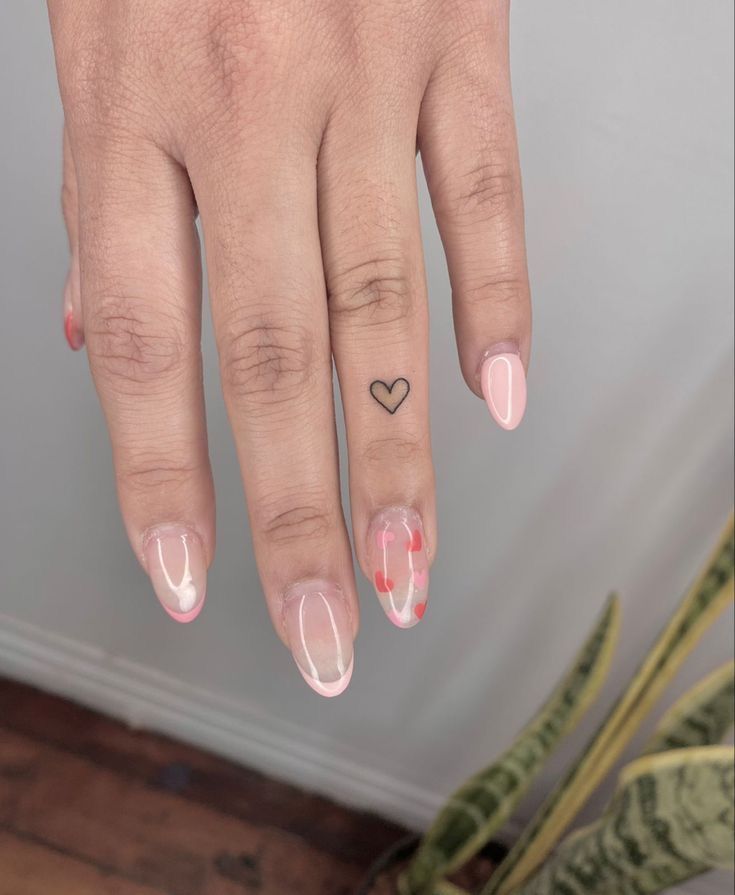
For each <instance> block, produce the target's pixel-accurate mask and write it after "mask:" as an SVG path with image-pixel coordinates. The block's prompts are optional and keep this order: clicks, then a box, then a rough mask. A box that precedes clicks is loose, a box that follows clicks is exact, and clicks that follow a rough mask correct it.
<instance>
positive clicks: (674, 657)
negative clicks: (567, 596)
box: [361, 517, 735, 895]
mask: <svg viewBox="0 0 735 895" xmlns="http://www.w3.org/2000/svg"><path fill="white" fill-rule="evenodd" d="M734 566H735V541H734V539H733V519H732V517H731V518H730V520H729V521H728V524H727V526H726V527H725V530H724V532H723V534H722V536H721V537H720V540H719V542H718V544H717V546H716V548H715V549H714V551H713V553H712V555H711V557H710V560H709V562H708V563H707V565H706V566H705V568H704V570H703V571H702V572H701V574H700V575H699V577H698V578H697V580H696V581H695V582H694V584H693V585H692V586H691V588H690V590H689V591H688V593H687V594H686V596H685V597H684V599H683V601H682V602H681V604H680V606H679V608H678V609H677V611H676V612H675V613H674V615H673V617H672V618H671V620H670V621H669V623H668V624H667V625H666V627H665V628H664V630H663V631H662V632H661V634H660V635H659V637H658V639H657V640H656V642H655V643H654V645H653V647H652V648H651V650H650V652H649V653H648V655H647V657H646V659H645V660H644V662H643V663H642V664H641V666H640V668H639V669H638V671H637V672H636V674H635V675H634V677H633V678H632V680H631V681H630V683H629V685H628V687H627V688H626V689H625V690H624V691H623V693H622V695H621V696H620V698H619V699H618V700H617V702H616V703H615V704H614V706H613V708H612V709H611V711H610V712H609V714H608V716H607V717H606V718H605V720H604V721H603V722H602V724H601V725H600V726H599V727H598V729H597V731H596V733H595V734H594V735H593V737H592V738H591V739H590V741H589V742H588V743H587V745H586V747H585V748H584V749H583V751H582V753H581V755H579V757H578V758H577V759H576V761H575V762H574V763H573V764H572V765H571V766H570V768H569V769H568V770H567V771H566V773H565V774H564V776H563V777H562V778H561V780H560V781H559V783H558V784H557V785H556V787H555V788H554V789H553V790H552V792H551V793H550V794H549V795H548V796H547V798H546V799H545V800H544V802H543V803H542V805H541V807H540V808H539V810H538V812H537V813H536V815H535V816H534V817H533V818H532V820H531V822H530V823H529V824H528V826H527V827H526V829H525V830H524V832H523V833H522V834H521V836H520V837H519V838H518V840H517V841H516V842H515V844H514V845H513V847H512V848H511V849H510V851H509V852H508V854H507V855H506V856H505V857H504V858H501V859H500V860H499V862H498V866H496V867H495V868H493V872H490V870H489V869H488V871H487V873H486V876H485V878H484V879H483V880H482V881H481V882H479V883H477V882H473V884H472V886H473V887H472V889H467V888H465V887H464V884H463V885H459V884H458V881H457V877H456V875H455V874H456V873H457V872H458V871H461V870H462V868H467V867H468V866H471V865H472V864H473V863H475V866H476V862H477V856H478V855H480V854H481V853H482V852H483V850H484V849H487V846H488V843H490V842H491V840H492V837H493V836H495V835H496V834H497V833H498V831H499V830H500V828H501V827H502V826H503V824H504V823H505V822H506V821H507V820H508V819H509V818H510V816H511V814H512V812H513V810H514V809H515V808H516V806H517V805H518V803H519V801H520V800H521V798H522V797H523V795H525V793H526V792H527V791H528V789H529V787H530V785H531V783H532V781H533V780H534V779H535V777H536V776H537V775H538V773H539V771H540V770H541V768H542V767H543V766H544V763H545V761H546V759H548V757H549V755H550V754H551V752H552V751H553V750H554V748H555V747H556V746H557V745H558V744H559V742H560V741H561V740H562V739H563V737H564V736H565V735H566V734H567V733H569V731H570V730H571V729H572V728H573V727H574V726H575V724H576V723H577V722H578V721H579V719H580V718H581V717H582V715H583V714H584V713H585V711H586V710H587V709H588V708H589V707H590V705H591V704H592V703H593V702H594V700H595V697H596V696H597V694H598V693H599V690H600V688H601V686H602V683H603V682H604V680H605V677H606V674H607V671H608V668H609V666H610V662H611V659H612V654H613V651H614V646H615V642H616V639H617V634H618V628H619V615H620V612H619V606H618V600H617V598H616V597H615V596H613V597H611V598H610V599H609V600H608V602H607V605H606V606H605V608H604V611H603V613H602V615H601V616H600V618H599V620H598V622H597V624H596V625H595V627H594V630H593V631H592V633H591V635H590V637H589V638H588V640H587V642H586V643H585V644H584V646H583V648H582V649H581V651H580V653H579V655H578V656H577V658H576V660H575V661H574V663H573V664H572V666H571V668H570V670H569V671H568V673H567V675H566V676H565V677H564V679H563V680H562V681H561V682H560V684H559V685H558V686H557V688H556V690H554V692H553V693H552V695H551V696H550V697H549V699H548V700H547V702H546V704H545V705H544V706H543V707H542V709H541V710H540V712H539V713H538V714H537V715H536V717H535V718H534V719H533V720H532V721H531V722H530V723H529V724H528V725H527V726H526V728H525V729H524V730H523V731H522V732H521V734H520V735H519V737H518V738H517V740H516V741H515V743H514V744H513V745H512V746H511V747H510V748H509V749H508V750H507V751H506V752H505V753H504V754H503V755H502V756H501V757H500V758H499V759H498V760H496V761H495V762H494V763H493V764H491V765H490V766H489V767H487V768H485V769H484V770H482V771H480V772H479V773H478V774H476V775H475V776H474V777H472V778H471V779H470V780H468V781H467V782H466V783H465V784H464V785H463V786H462V787H460V789H459V790H458V791H457V792H456V793H454V795H453V796H452V797H451V798H450V799H449V801H448V802H447V803H446V805H445V807H444V808H443V809H442V810H441V811H440V813H439V815H438V817H437V818H436V820H435V822H434V823H433V825H432V826H431V827H430V829H429V830H428V832H427V833H426V834H425V835H424V836H423V838H422V839H421V840H420V841H418V840H417V841H412V840H407V841H405V842H403V843H400V844H399V845H398V847H397V848H396V849H395V850H393V852H392V853H390V854H388V855H385V856H383V858H381V859H380V860H379V861H378V862H377V863H376V868H375V869H374V872H372V873H371V874H370V875H369V877H368V879H367V880H366V882H365V884H364V886H363V888H362V890H361V895H363V893H364V895H372V893H375V895H394V893H395V895H467V893H468V892H469V891H471V892H472V893H473V895H474V893H475V892H477V893H478V895H653V893H656V892H664V891H666V890H667V889H668V888H669V887H671V886H673V885H675V884H676V883H678V882H682V881H684V880H686V879H688V878H690V877H692V876H695V875H698V874H700V873H703V872H705V871H707V870H709V869H711V868H714V867H730V866H732V864H733V860H734V855H733V835H734V833H735V822H734V817H733V815H734V810H733V782H734V778H735V771H734V764H735V753H734V752H733V749H732V748H731V747H727V746H721V745H720V743H721V741H722V739H723V737H724V736H725V734H726V733H727V731H728V730H729V728H730V727H731V725H732V722H733V715H734V709H733V684H734V675H735V665H734V664H733V663H732V662H730V663H728V664H727V665H725V666H723V667H722V668H719V669H717V670H716V671H715V672H713V674H711V675H710V676H709V677H707V678H706V679H705V680H704V681H702V682H701V683H700V684H698V685H697V686H696V687H694V688H693V689H692V690H691V691H689V692H688V693H687V694H685V696H684V697H682V698H681V699H680V700H679V701H678V702H677V703H676V704H675V705H674V707H673V708H672V709H670V710H669V711H668V712H667V713H666V714H665V715H664V717H663V718H662V719H661V721H660V723H659V725H658V727H657V729H656V732H655V733H654V735H653V737H652V738H651V740H650V741H649V743H648V744H647V745H646V747H645V749H644V754H643V755H642V756H641V757H640V758H638V759H637V760H635V761H633V762H632V763H631V764H629V765H628V766H627V767H626V768H625V769H624V770H623V771H622V773H621V775H620V778H619V783H618V788H617V792H616V794H615V796H614V797H613V799H612V801H611V802H610V804H609V806H608V807H607V809H606V810H605V812H604V814H603V815H602V817H601V818H600V819H599V820H598V821H597V822H596V823H594V824H592V825H591V826H588V827H585V828H583V829H581V830H577V831H576V832H574V833H573V834H572V835H571V836H569V837H567V838H566V839H563V837H564V835H565V833H566V831H567V830H568V828H569V826H570V825H571V823H572V822H573V820H574V818H575V816H576V815H577V814H578V812H579V810H580V809H581V808H582V806H583V805H584V804H585V803H586V801H587V800H588V798H589V796H590V795H591V794H592V792H593V791H594V790H595V789H596V788H597V786H598V785H599V784H600V783H601V782H602V780H603V779H604V778H605V777H606V776H607V775H608V773H609V772H610V770H611V768H612V766H613V765H614V764H615V763H616V762H617V761H618V759H619V758H620V756H621V754H622V752H623V750H624V749H625V747H626V746H627V744H628V743H629V742H630V740H631V738H632V736H633V735H634V734H635V732H636V731H637V729H638V728H639V726H640V724H641V722H642V721H643V719H644V718H645V717H646V715H647V714H648V713H649V711H650V710H651V709H652V707H653V706H654V704H655V702H656V701H657V699H658V698H659V696H660V695H661V693H662V692H663V690H664V688H665V687H666V685H667V684H668V683H669V681H670V680H671V679H672V677H673V676H674V674H675V673H676V671H677V670H678V668H679V667H680V666H681V664H682V662H683V661H684V659H685V658H686V657H687V655H688V654H689V653H690V652H691V650H692V649H693V648H694V646H695V645H696V643H697V641H698V640H699V639H700V637H701V635H702V634H703V633H704V631H705V630H706V629H707V628H708V626H709V625H710V624H711V623H712V621H713V620H714V619H715V618H716V617H717V616H718V615H719V613H720V612H721V611H722V610H723V609H724V608H725V607H726V606H727V605H728V604H729V603H731V602H732V600H733V568H734Z"/></svg>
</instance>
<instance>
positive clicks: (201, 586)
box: [144, 524, 207, 623]
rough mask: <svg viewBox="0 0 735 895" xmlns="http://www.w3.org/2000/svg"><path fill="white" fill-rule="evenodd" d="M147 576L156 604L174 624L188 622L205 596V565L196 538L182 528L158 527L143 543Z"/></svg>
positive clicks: (200, 609) (194, 616)
mask: <svg viewBox="0 0 735 895" xmlns="http://www.w3.org/2000/svg"><path fill="white" fill-rule="evenodd" d="M144 552H145V561H146V568H147V570H148V574H149V576H150V579H151V583H152V584H153V590H154V591H155V594H156V596H157V597H158V600H159V602H160V604H161V606H163V608H164V609H165V610H166V612H167V613H168V614H169V615H170V616H171V618H173V619H174V620H175V621H177V622H182V623H186V622H191V621H194V619H195V618H196V617H197V616H198V615H199V613H200V612H201V611H202V606H203V604H204V598H205V596H206V593H207V562H206V559H205V557H204V548H203V546H202V542H201V541H200V540H199V537H198V536H197V535H196V534H195V533H194V532H193V531H191V529H189V528H187V527H185V526H183V525H175V524H173V525H161V526H158V527H156V528H153V529H151V530H150V531H149V532H148V534H147V535H146V537H145V540H144Z"/></svg>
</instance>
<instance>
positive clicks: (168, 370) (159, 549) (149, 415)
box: [74, 138, 214, 622]
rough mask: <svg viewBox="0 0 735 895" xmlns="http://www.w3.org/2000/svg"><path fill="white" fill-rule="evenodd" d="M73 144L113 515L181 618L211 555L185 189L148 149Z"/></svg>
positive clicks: (189, 609)
mask: <svg viewBox="0 0 735 895" xmlns="http://www.w3.org/2000/svg"><path fill="white" fill-rule="evenodd" d="M110 140H111V142H112V138H110ZM74 150H75V157H76V161H77V170H78V172H79V208H80V234H79V235H80V242H79V249H80V271H81V295H82V303H83V307H84V321H85V336H86V341H87V353H88V356H89V361H90V366H91V369H92V374H93V377H94V380H95V384H96V386H97V390H98V392H99V395H100V399H101V402H102V406H103V408H104V411H105V414H106V417H107V424H108V428H109V431H110V437H111V440H112V448H113V458H114V463H115V472H116V478H117V487H118V494H119V499H120V505H121V508H122V514H123V518H124V521H125V525H126V528H127V532H128V536H129V538H130V542H131V544H132V546H133V549H134V551H135V553H136V555H137V556H138V557H139V559H140V561H141V563H142V564H143V566H144V568H145V569H146V570H147V572H148V574H149V575H150V577H151V581H152V584H153V587H154V590H155V593H156V595H157V597H158V599H159V600H160V602H161V604H162V606H163V608H164V609H165V610H166V612H168V614H169V615H171V616H172V617H173V618H174V619H175V620H176V621H180V622H188V621H191V620H193V619H194V618H195V617H196V616H197V615H198V613H199V612H200V611H201V608H202V604H203V601H204V597H205V593H206V577H207V567H208V566H209V564H210V562H211V560H212V557H213V552H214V495H213V489H212V477H211V471H210V467H209V458H208V455H207V438H206V429H205V419H204V398H203V392H202V365H201V353H200V313H201V308H200V284H201V272H200V260H199V244H198V239H197V234H196V230H195V227H194V217H193V202H192V197H191V189H190V187H189V184H188V180H187V178H186V175H185V173H184V172H183V171H182V169H181V168H180V167H179V166H178V165H177V164H176V163H175V162H173V161H172V160H171V159H170V158H169V157H168V156H166V155H165V154H164V153H163V152H162V151H161V150H160V149H158V148H157V147H154V146H150V145H141V144H140V143H138V142H136V143H135V144H134V145H130V142H129V141H126V140H125V139H124V138H123V139H120V140H118V141H116V142H115V145H114V147H113V146H109V147H108V146H107V145H105V146H104V147H102V148H99V147H96V146H95V147H89V146H86V145H83V146H82V148H81V150H80V149H79V147H78V146H76V145H75V147H74Z"/></svg>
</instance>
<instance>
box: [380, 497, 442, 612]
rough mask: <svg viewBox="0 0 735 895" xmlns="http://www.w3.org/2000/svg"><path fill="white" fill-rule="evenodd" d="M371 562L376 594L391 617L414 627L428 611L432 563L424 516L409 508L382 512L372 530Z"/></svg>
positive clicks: (390, 509)
mask: <svg viewBox="0 0 735 895" xmlns="http://www.w3.org/2000/svg"><path fill="white" fill-rule="evenodd" d="M368 540H369V544H368V562H369V563H370V570H371V576H372V580H373V586H374V587H375V592H376V593H377V595H378V599H379V600H380V604H381V606H382V607H383V610H384V612H385V614H386V615H387V616H388V618H389V619H390V620H391V621H392V622H393V624H394V625H396V626H397V627H399V628H412V627H413V626H414V625H416V624H418V622H419V621H421V619H422V618H423V617H424V613H425V612H426V603H427V600H428V598H429V561H428V558H427V555H426V543H425V538H424V528H423V525H422V523H421V517H420V516H419V514H418V513H417V512H416V510H413V509H410V508H409V507H389V508H388V509H385V510H381V511H380V512H379V513H378V514H377V515H376V516H375V517H374V518H373V521H372V523H371V524H370V528H369V531H368Z"/></svg>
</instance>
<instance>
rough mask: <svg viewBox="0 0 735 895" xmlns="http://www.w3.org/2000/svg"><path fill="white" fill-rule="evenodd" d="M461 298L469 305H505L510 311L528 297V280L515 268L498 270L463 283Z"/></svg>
mask: <svg viewBox="0 0 735 895" xmlns="http://www.w3.org/2000/svg"><path fill="white" fill-rule="evenodd" d="M462 293H463V294H462V298H463V300H464V301H465V302H467V303H469V304H471V305H485V304H489V305H492V306H493V307H494V308H503V307H507V308H508V310H509V311H512V310H513V309H514V308H515V307H517V306H519V305H522V304H525V302H526V300H527V297H528V281H527V278H526V276H525V274H524V273H522V272H521V271H515V270H508V271H504V270H498V271H496V272H494V273H490V274H486V275H485V276H482V277H479V278H477V279H473V280H471V281H469V282H466V283H465V284H464V288H463V289H462Z"/></svg>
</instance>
